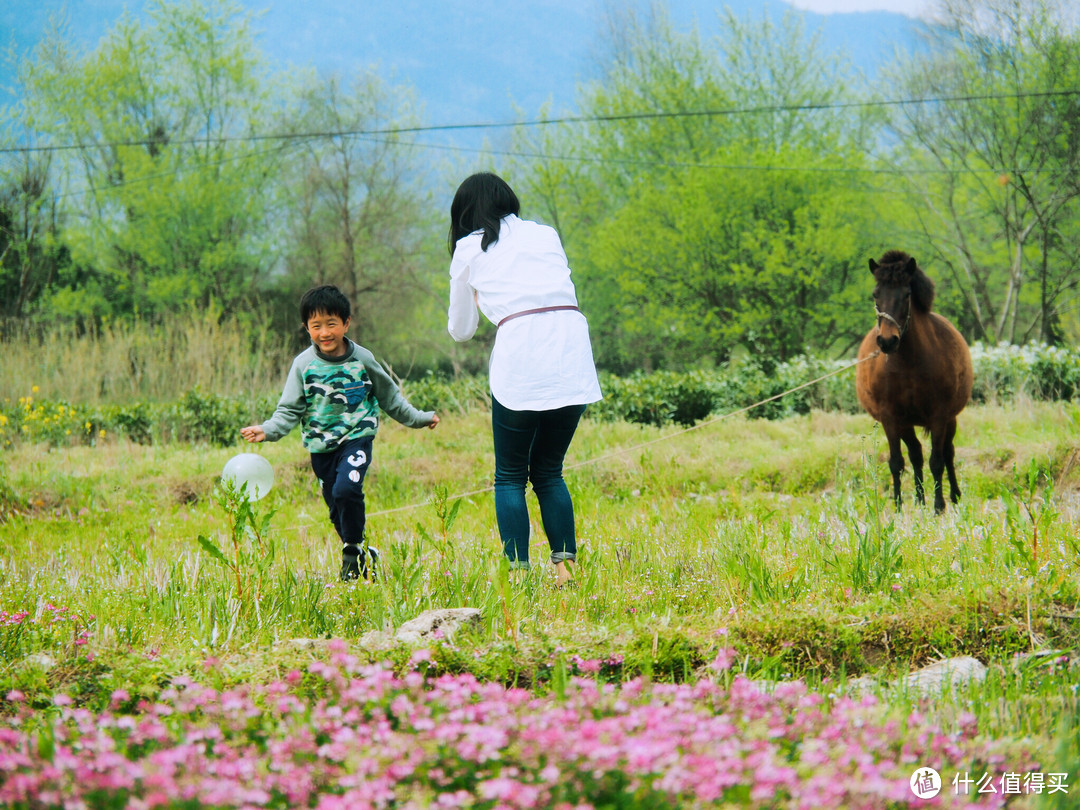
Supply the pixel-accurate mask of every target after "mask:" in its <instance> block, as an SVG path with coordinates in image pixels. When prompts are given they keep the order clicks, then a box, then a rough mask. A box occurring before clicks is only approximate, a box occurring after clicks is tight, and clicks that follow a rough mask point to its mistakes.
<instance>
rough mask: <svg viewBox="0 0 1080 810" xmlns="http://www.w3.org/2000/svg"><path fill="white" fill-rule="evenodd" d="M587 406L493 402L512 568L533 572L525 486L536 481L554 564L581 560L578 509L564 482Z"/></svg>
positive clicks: (498, 493) (504, 532) (498, 495)
mask: <svg viewBox="0 0 1080 810" xmlns="http://www.w3.org/2000/svg"><path fill="white" fill-rule="evenodd" d="M584 412H585V406H584V405H568V406H566V407H565V408H556V409H554V410H550V411H512V410H510V409H509V408H504V407H503V406H502V405H500V404H499V402H498V401H497V400H496V399H495V397H492V398H491V432H492V435H493V437H494V440H495V519H496V521H497V522H498V524H499V536H500V537H501V538H502V542H503V552H504V553H505V554H506V557H507V559H509V560H510V567H511V568H528V567H529V511H528V507H527V506H526V505H525V483H526V482H527V481H532V485H533V492H535V493H536V499H537V500H538V501H539V502H540V520H541V522H542V523H543V526H544V533H545V534H546V535H547V539H548V545H549V546H551V561H552V562H554V563H557V562H562V561H564V560H574V559H577V538H576V536H575V533H574V504H573V503H572V502H571V500H570V492H569V490H567V488H566V482H565V481H564V480H563V475H562V470H563V458H564V457H565V456H566V450H567V448H568V447H569V446H570V440H571V439H573V438H574V431H575V430H577V425H578V421H579V420H580V419H581V415H582V414H583V413H584Z"/></svg>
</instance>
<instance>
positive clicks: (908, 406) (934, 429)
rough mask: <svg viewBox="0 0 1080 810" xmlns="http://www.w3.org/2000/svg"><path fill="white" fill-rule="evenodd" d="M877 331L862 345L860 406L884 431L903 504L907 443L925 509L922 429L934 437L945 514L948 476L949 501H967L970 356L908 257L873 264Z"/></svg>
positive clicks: (938, 505)
mask: <svg viewBox="0 0 1080 810" xmlns="http://www.w3.org/2000/svg"><path fill="white" fill-rule="evenodd" d="M870 272H871V273H873V274H874V280H875V281H876V282H877V283H876V285H875V286H874V312H875V314H876V315H877V326H875V327H874V328H873V329H871V330H870V331H869V332H868V333H867V334H866V337H865V338H863V342H862V345H861V346H859V360H860V361H862V362H860V363H859V366H858V370H857V373H856V377H855V391H856V393H857V394H858V397H859V402H860V403H862V406H863V407H864V408H866V411H867V413H869V414H870V415H871V416H872V417H874V419H876V420H877V421H878V422H881V426H882V427H883V428H884V429H885V437H886V438H887V439H888V440H889V470H890V471H891V472H892V479H893V499H894V500H895V501H896V505H897V506H899V505H900V473H901V472H902V471H903V469H904V457H903V456H902V455H901V451H900V442H901V440H903V442H904V444H906V445H907V449H908V458H909V459H910V460H911V467H912V470H913V472H914V475H915V499H916V500H917V501H918V502H919V503H923V474H922V465H923V452H922V445H921V444H919V439H918V438H917V437H916V435H915V428H916V427H922V428H926V429H927V430H928V431H929V433H930V442H931V449H930V474H931V475H933V476H934V509H935V510H936V511H937V512H943V511H945V498H944V496H943V495H942V491H941V474H942V472H943V471H947V472H948V474H949V497H950V498H951V499H952V502H953V503H956V502H958V501H959V500H960V487H959V485H958V484H957V483H956V471H955V469H954V468H953V457H954V455H955V450H954V448H953V437H954V436H955V435H956V415H957V414H958V413H960V411H962V410H963V409H964V406H965V405H967V402H968V399H969V398H970V396H971V381H972V370H971V353H970V352H969V351H968V345H967V343H966V342H965V341H964V338H963V337H961V335H960V333H959V332H958V331H956V328H955V327H954V326H953V325H952V324H951V323H949V322H948V321H947V320H945V319H944V318H943V317H941V316H940V315H938V314H937V313H934V312H931V311H930V307H931V305H932V304H933V302H934V282H932V281H931V280H930V279H929V278H927V276H926V274H925V273H924V272H923V271H922V270H921V269H920V268H919V267H918V265H916V264H915V260H914V259H913V258H911V257H910V256H908V255H907V254H906V253H904V252H903V251H899V250H890V251H888V252H887V253H885V255H884V256H882V257H881V263H880V264H878V263H877V262H875V261H874V260H873V259H871V260H870Z"/></svg>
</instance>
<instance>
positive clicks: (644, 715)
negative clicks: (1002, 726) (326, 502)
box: [0, 643, 1039, 810]
mask: <svg viewBox="0 0 1080 810" xmlns="http://www.w3.org/2000/svg"><path fill="white" fill-rule="evenodd" d="M335 649H336V652H334V653H333V655H332V656H331V658H330V660H329V661H328V662H322V661H316V662H314V663H312V664H311V665H310V666H309V667H308V668H307V669H306V670H305V671H293V672H290V673H289V674H288V675H287V676H286V677H285V678H283V679H282V680H280V681H277V682H274V683H270V684H268V685H260V686H250V687H244V688H237V689H231V690H227V691H219V690H215V689H211V688H208V687H206V686H203V685H200V684H199V683H196V682H194V681H192V680H189V679H186V678H185V679H177V680H174V681H173V683H172V684H171V685H170V687H169V688H167V689H166V690H165V691H164V692H163V693H162V694H161V695H160V697H159V699H158V700H157V702H155V703H152V704H151V703H143V704H142V705H141V706H140V707H139V711H138V712H137V713H136V714H125V713H119V712H118V711H117V709H118V707H120V706H121V705H125V704H128V703H129V696H128V695H127V694H126V693H124V692H123V691H119V692H117V693H116V694H114V695H113V711H105V712H102V713H92V712H90V711H87V710H84V709H80V708H77V707H75V706H74V705H72V701H71V700H70V699H69V698H66V697H65V696H63V695H61V696H58V697H56V698H55V699H54V705H53V706H52V707H50V708H48V709H45V710H42V709H36V710H35V709H31V708H30V707H29V706H28V705H27V703H26V700H25V698H24V696H23V695H21V694H20V693H18V692H11V693H9V694H8V695H7V696H6V698H7V706H6V707H5V708H6V711H5V716H4V718H3V726H2V728H0V805H3V806H4V807H13V808H46V807H63V808H106V807H108V808H114V807H115V808H121V807H131V808H202V807H221V808H226V807H228V808H292V807H315V808H323V810H333V809H335V808H342V810H344V808H349V810H362V809H363V808H401V809H402V810H405V809H406V808H425V807H431V808H450V807H472V808H492V809H494V808H506V809H507V810H509V808H560V810H584V808H601V807H604V808H695V807H717V806H725V807H726V806H737V807H759V808H886V807H909V806H910V807H918V806H934V807H953V806H964V807H969V806H978V807H1004V806H1008V805H1009V804H1010V802H1012V803H1013V804H1015V805H1016V806H1027V804H1026V802H1028V801H1030V800H1031V799H1033V798H1034V797H1032V796H1025V795H1022V794H1020V795H1018V794H1015V793H1013V794H1005V793H1003V792H1002V791H998V792H995V793H983V794H977V793H974V792H970V793H969V795H958V794H957V792H956V791H955V790H954V788H953V787H952V786H951V784H949V780H951V778H952V774H954V773H961V772H962V773H977V774H983V773H991V774H1006V773H1017V774H1019V773H1025V772H1031V771H1037V770H1038V768H1039V763H1038V762H1036V761H1035V760H1034V757H1033V756H1032V755H1031V753H1030V752H1029V751H1025V750H1021V749H1018V748H1017V747H1016V746H1015V745H1013V746H1011V747H1008V748H1006V747H1004V746H1000V745H998V744H997V743H994V742H993V741H987V740H986V739H984V738H981V737H979V735H978V733H977V729H976V728H974V725H975V724H974V721H973V719H972V718H970V717H968V718H961V720H960V723H959V729H960V730H959V731H957V732H954V733H945V732H944V731H943V730H941V729H940V728H938V727H936V726H935V725H934V724H933V723H931V722H929V721H928V720H927V719H925V718H924V717H922V716H920V715H919V714H911V715H909V716H906V717H899V718H895V717H890V716H889V715H888V712H887V708H886V707H885V706H884V705H882V704H880V703H879V702H878V701H877V700H876V699H874V698H872V697H866V698H862V699H860V700H852V699H849V698H844V697H837V698H831V699H826V698H824V697H822V696H820V695H817V694H814V693H810V692H809V691H808V690H807V688H806V687H805V685H803V684H802V683H800V682H792V683H783V684H779V685H777V686H776V687H775V689H774V690H773V691H772V692H771V693H770V692H768V691H763V690H762V689H760V688H758V686H756V685H755V684H754V683H752V682H751V681H749V680H747V679H745V678H743V677H741V676H736V677H735V678H734V679H733V680H730V682H728V676H729V674H730V673H729V672H728V671H726V670H725V669H724V667H723V662H720V663H719V664H715V665H714V667H715V669H717V670H718V675H719V680H718V681H714V680H709V679H702V680H699V681H698V682H697V683H693V684H683V685H660V684H650V683H646V682H643V681H642V680H640V679H639V680H633V681H630V682H627V683H625V684H622V685H621V686H615V685H611V684H603V683H597V682H595V681H592V680H588V679H584V678H571V679H570V681H569V683H568V684H567V685H566V688H565V690H559V694H557V695H555V694H553V695H547V696H542V697H538V696H537V695H536V694H535V693H533V692H530V691H527V690H521V689H512V688H506V687H504V686H501V685H498V684H491V683H481V682H479V681H478V680H476V679H475V678H474V677H473V676H471V675H456V676H450V675H443V676H440V677H437V678H426V677H425V676H424V674H422V673H421V672H420V671H410V672H408V673H407V674H405V675H404V677H397V676H395V674H394V673H393V671H392V670H391V669H389V668H387V667H385V666H381V665H375V666H372V665H368V664H361V663H360V662H359V660H358V659H356V658H354V657H352V656H351V655H349V654H347V653H346V652H345V646H344V644H343V643H336V646H335ZM422 661H423V656H414V662H416V663H418V664H419V663H421V662H422ZM921 766H929V767H932V768H935V769H936V770H937V771H939V772H940V773H941V775H942V782H944V783H945V784H944V785H943V790H942V791H941V794H940V795H939V796H937V797H936V798H935V799H932V800H923V799H919V798H917V797H916V796H915V795H914V793H913V792H912V789H911V788H910V787H909V780H910V779H911V777H912V774H913V772H915V770H916V769H917V768H918V767H921Z"/></svg>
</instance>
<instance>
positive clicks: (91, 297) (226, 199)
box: [23, 0, 280, 316]
mask: <svg viewBox="0 0 1080 810" xmlns="http://www.w3.org/2000/svg"><path fill="white" fill-rule="evenodd" d="M249 24H250V23H249V18H248V17H247V16H245V15H243V14H242V13H241V12H240V10H239V8H238V7H237V6H235V5H233V4H231V3H230V2H228V0H206V2H203V1H202V0H187V1H186V2H181V3H168V2H165V1H164V0H157V1H156V2H153V3H152V4H151V6H150V9H149V23H148V24H146V25H144V24H141V23H139V22H137V21H135V20H134V19H133V18H131V17H128V16H125V17H124V18H123V19H122V20H121V21H120V22H119V23H118V24H117V26H116V27H115V28H114V29H113V30H112V31H111V32H110V33H109V34H108V35H107V36H106V37H105V39H104V40H103V41H102V42H101V44H100V45H99V46H98V47H97V48H96V50H94V51H93V52H92V53H90V54H88V55H86V56H82V55H79V54H75V53H73V52H71V51H70V50H69V49H68V47H67V45H66V44H65V40H64V35H63V31H62V28H59V27H58V28H56V29H55V30H53V31H52V32H51V34H50V35H49V36H48V37H46V40H45V41H44V43H43V45H42V46H41V47H40V48H39V49H38V51H37V54H36V58H35V60H34V61H33V62H31V63H30V64H29V66H28V68H27V69H26V70H25V71H24V75H23V81H24V83H25V86H26V91H27V104H28V110H29V126H30V127H32V128H34V129H35V130H37V131H38V132H40V133H42V136H43V137H44V138H47V139H49V140H48V142H49V143H50V144H51V145H52V146H53V147H54V148H55V149H56V152H55V154H56V155H57V157H58V159H60V160H62V161H63V166H62V170H63V173H64V176H65V177H66V178H67V182H68V188H67V191H66V194H65V197H64V200H65V207H66V209H67V211H66V215H67V226H68V230H67V238H68V240H69V243H70V245H71V248H72V254H73V266H72V269H73V272H74V273H76V274H77V275H75V276H71V277H67V278H64V277H60V278H57V279H56V280H55V281H54V285H53V287H54V288H53V293H52V296H51V300H50V302H49V306H50V308H51V310H52V311H54V312H56V313H58V314H63V313H64V312H68V313H71V314H73V315H74V314H78V315H85V314H93V315H98V316H100V315H107V314H121V315H130V314H132V313H135V312H138V313H142V314H154V313H160V312H166V311H175V310H182V309H184V308H186V307H189V306H192V305H194V306H199V307H207V306H209V304H210V302H211V301H217V302H218V303H220V304H221V305H222V306H223V307H224V308H225V309H226V310H229V309H232V308H235V307H238V306H243V304H244V301H245V300H246V299H247V297H248V296H249V295H250V294H251V292H252V291H253V290H254V288H255V282H256V281H257V280H258V279H259V278H260V277H263V276H265V275H266V274H267V273H268V272H269V269H270V262H269V260H268V257H267V251H266V249H265V247H264V244H263V239H262V236H263V231H262V228H263V226H264V224H265V218H266V203H267V198H268V191H269V189H270V188H271V186H272V183H273V181H274V176H275V173H276V171H277V164H276V160H277V157H278V155H279V154H280V147H277V146H268V145H266V144H265V143H261V142H260V141H258V140H256V139H254V138H255V136H258V135H260V134H262V133H263V129H262V122H263V120H264V118H265V116H264V106H265V104H266V98H265V95H264V92H263V91H262V90H261V89H260V83H259V82H260V80H261V79H262V75H261V71H262V69H263V67H262V63H261V61H260V58H259V56H258V51H257V50H256V49H255V47H254V45H253V42H252V38H251V34H250V29H249Z"/></svg>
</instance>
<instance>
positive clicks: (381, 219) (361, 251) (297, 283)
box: [279, 73, 445, 365]
mask: <svg viewBox="0 0 1080 810" xmlns="http://www.w3.org/2000/svg"><path fill="white" fill-rule="evenodd" d="M298 97H299V103H298V106H297V109H296V110H295V111H294V112H293V113H292V118H293V122H294V123H293V124H292V127H293V128H294V129H295V130H296V131H297V132H301V131H304V132H315V133H324V134H323V135H321V136H317V137H310V138H302V139H300V143H301V147H300V150H299V151H298V153H297V155H296V158H295V160H294V161H292V164H291V166H290V173H289V182H288V183H286V184H285V186H284V194H285V203H286V204H285V206H284V210H285V212H286V213H285V214H284V216H283V221H284V223H285V235H286V237H285V240H284V244H283V249H284V264H285V267H286V271H287V280H286V281H285V283H284V285H279V287H281V286H284V288H285V289H288V290H290V298H291V299H292V300H291V301H290V305H291V307H292V309H293V310H295V296H296V295H298V294H299V293H300V292H302V290H303V289H305V288H306V287H308V286H310V285H312V284H316V283H333V284H336V285H338V286H340V287H341V288H342V290H343V291H344V292H345V293H346V294H347V295H348V296H349V297H350V299H351V300H352V302H353V306H354V309H355V314H354V321H355V323H356V326H357V331H358V332H360V333H361V334H362V335H364V338H365V339H366V340H371V341H372V342H373V345H377V346H378V347H379V350H380V351H381V352H383V353H385V355H386V356H387V357H392V358H395V359H396V362H398V363H399V364H401V365H407V364H411V363H414V362H424V363H430V362H431V360H432V357H433V356H434V355H435V354H436V353H437V352H439V351H440V350H441V348H442V347H443V344H444V342H445V321H444V320H442V319H443V317H444V314H445V301H444V297H445V295H444V293H443V292H442V290H441V288H440V289H439V290H438V291H436V290H435V286H436V283H435V278H436V276H438V278H440V279H441V275H439V274H438V273H436V271H435V269H434V268H436V267H438V268H439V271H440V272H441V271H442V269H443V268H444V266H445V260H442V259H440V258H437V255H438V253H439V249H440V248H441V244H440V243H439V242H438V241H437V240H432V239H431V233H432V231H433V230H436V231H437V227H436V226H435V224H434V222H433V219H432V215H431V213H430V210H429V200H428V198H427V194H426V192H425V191H424V190H423V179H424V178H423V177H422V175H420V174H419V172H417V171H416V169H415V166H416V164H417V162H418V161H417V159H416V156H415V150H414V148H413V147H411V146H410V144H409V143H408V142H407V141H405V140H403V139H402V138H401V137H399V136H397V135H395V134H393V131H394V130H398V129H402V128H409V127H415V126H416V125H417V124H418V123H419V121H418V117H417V115H416V113H415V112H414V108H415V101H414V99H413V97H412V93H411V91H409V90H407V89H404V88H400V87H389V86H387V85H385V84H384V83H383V82H382V81H381V80H380V78H379V77H378V76H377V75H376V74H374V73H363V74H359V75H357V76H356V77H355V78H354V80H353V81H352V83H351V84H346V83H345V82H344V81H342V79H340V78H339V77H337V76H331V77H328V78H319V77H317V76H312V77H309V78H308V79H307V80H306V83H305V85H304V86H303V87H302V88H301V89H300V91H299V93H298ZM365 133H366V134H365ZM380 133H381V134H380Z"/></svg>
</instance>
